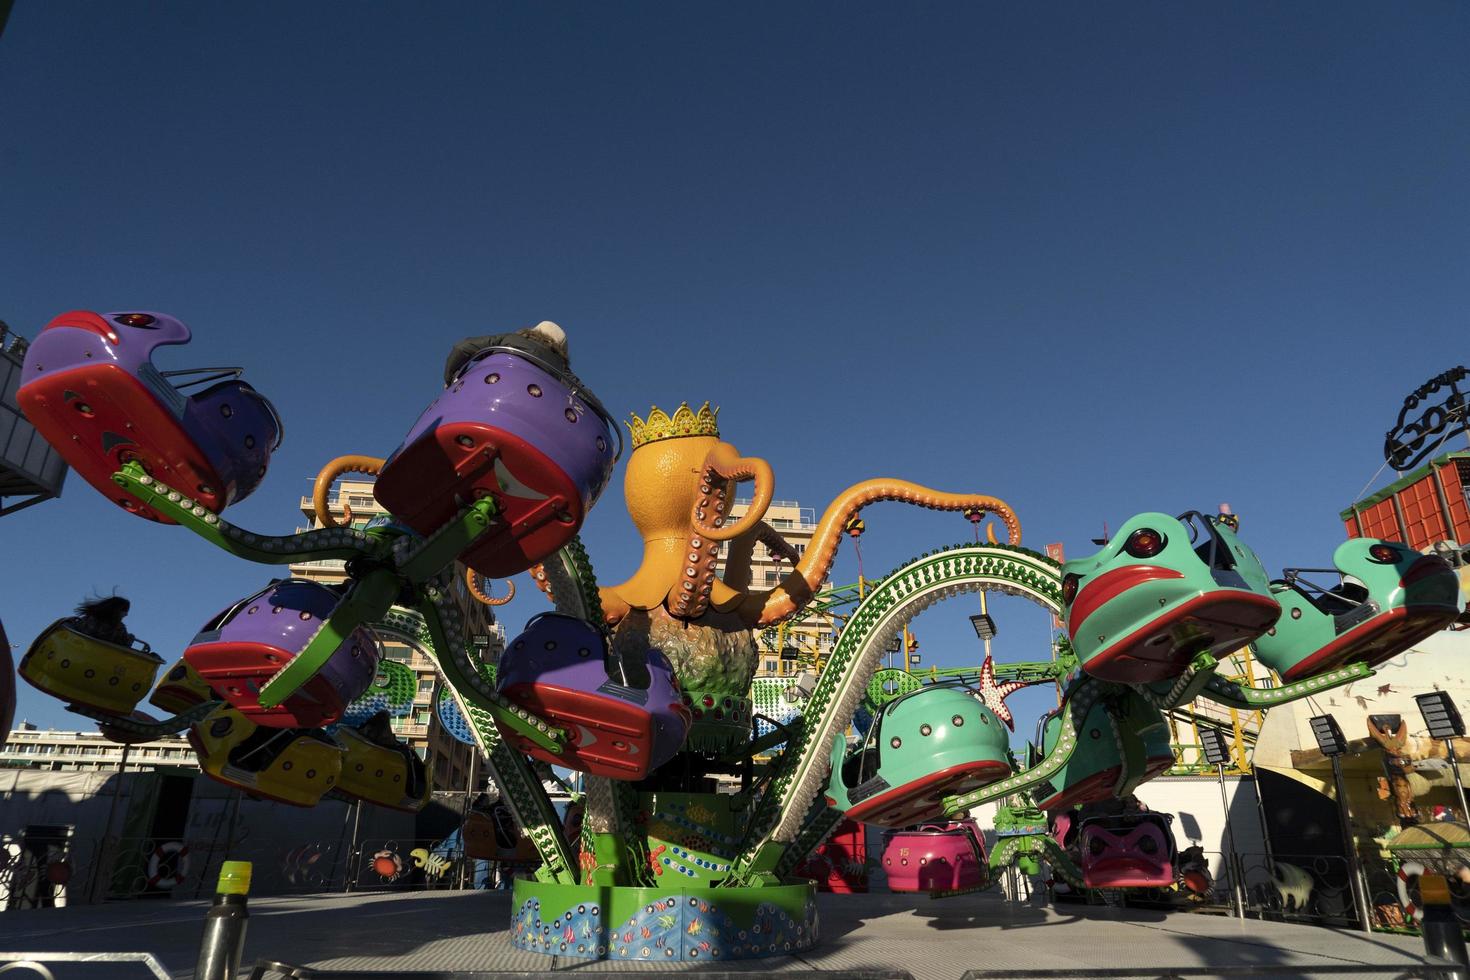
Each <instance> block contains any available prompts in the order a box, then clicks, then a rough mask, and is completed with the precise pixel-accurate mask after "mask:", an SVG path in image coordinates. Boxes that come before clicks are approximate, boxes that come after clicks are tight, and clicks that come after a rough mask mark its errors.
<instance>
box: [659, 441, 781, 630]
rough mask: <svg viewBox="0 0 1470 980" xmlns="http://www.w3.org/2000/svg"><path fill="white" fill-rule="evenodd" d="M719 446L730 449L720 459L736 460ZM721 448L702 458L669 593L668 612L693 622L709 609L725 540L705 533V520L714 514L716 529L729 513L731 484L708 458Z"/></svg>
mask: <svg viewBox="0 0 1470 980" xmlns="http://www.w3.org/2000/svg"><path fill="white" fill-rule="evenodd" d="M720 446H724V447H726V448H727V449H728V450H729V453H727V454H722V456H721V459H722V460H728V458H729V457H735V458H736V460H737V462H738V461H739V460H738V454H736V452H735V447H734V446H731V445H729V443H721V444H720ZM720 446H716V447H715V448H714V449H712V450H710V453H709V455H708V456H706V457H705V465H706V469H705V472H704V475H703V476H702V477H700V482H699V499H698V500H696V501H695V503H694V513H693V515H692V517H691V520H690V523H691V525H692V526H691V527H690V530H689V540H688V541H687V542H686V544H687V545H688V551H686V552H685V553H684V555H683V559H684V568H683V575H681V576H680V578H679V579H678V581H677V582H676V583H675V585H674V587H673V588H672V589H670V590H669V596H668V606H669V612H670V613H672V614H673V615H674V617H675V618H677V619H696V618H698V617H700V616H703V615H704V613H705V610H707V609H708V608H709V597H710V592H711V590H713V589H714V585H715V566H716V565H718V564H719V560H720V543H719V542H720V541H721V540H728V539H724V538H721V539H711V538H710V537H709V536H708V535H706V534H705V533H704V528H705V527H706V526H707V525H705V524H704V521H705V520H706V519H708V518H709V517H710V516H711V515H713V524H714V526H715V527H716V528H718V527H720V526H721V525H723V524H724V522H725V515H726V514H727V513H729V510H730V503H731V500H730V484H729V482H728V481H726V480H725V479H723V478H721V477H720V476H718V475H716V473H715V469H714V468H713V467H711V466H710V459H711V458H712V457H714V456H715V453H716V451H717V450H718V449H719V448H720ZM737 468H738V467H737ZM768 469H769V467H768ZM736 536H738V535H736Z"/></svg>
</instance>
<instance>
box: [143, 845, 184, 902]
mask: <svg viewBox="0 0 1470 980" xmlns="http://www.w3.org/2000/svg"><path fill="white" fill-rule="evenodd" d="M165 872H167V873H166V874H165ZM188 874H189V845H187V844H185V843H184V842H183V841H177V840H171V841H169V842H168V843H166V844H159V845H158V846H157V847H155V848H154V849H153V853H152V854H151V855H149V857H148V887H149V888H159V889H162V890H164V891H169V890H171V889H173V888H176V887H177V886H178V885H179V883H180V882H182V881H183V880H184V879H185V878H186V877H188Z"/></svg>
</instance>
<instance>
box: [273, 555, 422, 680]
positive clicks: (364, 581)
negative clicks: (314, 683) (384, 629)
mask: <svg viewBox="0 0 1470 980" xmlns="http://www.w3.org/2000/svg"><path fill="white" fill-rule="evenodd" d="M399 587H400V583H399V581H398V576H396V575H394V574H393V573H392V572H391V571H388V570H387V569H384V568H378V569H374V570H373V571H370V572H368V573H367V574H366V575H364V576H363V577H362V578H360V579H358V580H356V581H355V582H353V583H352V586H351V588H350V589H349V590H348V592H347V595H346V596H344V597H343V599H342V601H341V602H339V603H337V608H335V609H333V610H332V614H331V615H330V616H328V617H327V619H326V621H325V622H323V623H322V625H321V626H320V627H319V628H318V629H317V631H316V634H315V635H314V636H312V638H311V639H310V640H309V641H308V642H307V644H306V648H305V649H303V650H302V651H301V652H300V653H299V654H297V655H296V656H295V657H292V658H291V660H290V661H288V662H287V663H286V666H284V667H282V668H281V669H280V670H279V671H277V672H276V675H275V676H274V677H272V678H271V679H270V680H268V681H266V682H265V683H264V684H263V685H261V688H260V704H261V707H264V708H274V707H275V706H276V705H278V704H280V703H281V702H282V701H284V700H286V699H287V698H289V697H290V696H291V695H293V694H295V693H296V692H297V691H299V690H300V689H301V687H302V685H304V684H305V683H306V682H307V681H309V680H311V679H312V678H313V677H315V676H316V674H317V672H318V671H320V670H321V669H322V667H323V666H325V665H326V662H327V661H328V660H330V659H331V657H332V654H334V653H336V652H337V648H338V647H340V646H341V645H342V644H343V643H344V642H345V641H346V640H347V638H348V637H349V636H351V635H352V633H353V631H354V630H356V629H357V628H358V627H359V626H365V625H367V624H368V623H372V622H375V621H377V620H379V619H382V618H383V615H384V614H385V613H386V612H387V611H388V610H389V608H391V607H392V605H393V600H394V599H396V598H398V592H399Z"/></svg>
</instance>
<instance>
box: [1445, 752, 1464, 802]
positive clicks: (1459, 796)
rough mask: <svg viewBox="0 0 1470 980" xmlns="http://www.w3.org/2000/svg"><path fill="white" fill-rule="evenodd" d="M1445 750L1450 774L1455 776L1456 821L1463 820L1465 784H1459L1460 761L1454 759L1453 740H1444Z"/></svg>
mask: <svg viewBox="0 0 1470 980" xmlns="http://www.w3.org/2000/svg"><path fill="white" fill-rule="evenodd" d="M1444 747H1445V750H1446V751H1447V752H1448V754H1449V757H1450V772H1452V773H1454V774H1455V803H1456V806H1455V809H1456V810H1457V811H1458V814H1459V815H1458V816H1457V817H1456V819H1458V820H1460V821H1462V822H1463V821H1464V819H1465V784H1464V783H1462V782H1460V761H1459V760H1458V759H1456V758H1455V740H1454V739H1452V738H1447V739H1445V740H1444Z"/></svg>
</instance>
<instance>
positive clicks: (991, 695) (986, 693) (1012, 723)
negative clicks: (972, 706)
mask: <svg viewBox="0 0 1470 980" xmlns="http://www.w3.org/2000/svg"><path fill="white" fill-rule="evenodd" d="M1027 686H1029V685H1027V684H1024V683H1022V682H1021V681H1006V682H1005V683H1004V684H997V683H996V681H995V658H993V657H992V656H991V655H990V654H988V653H987V654H986V655H985V662H984V663H982V664H981V665H980V701H981V702H982V703H983V704H984V705H985V707H987V708H989V709H990V710H991V711H992V712H994V714H995V717H997V718H999V719H1000V720H1001V721H1003V722H1005V723H1006V727H1007V728H1009V729H1010V730H1011V731H1015V730H1016V719H1015V718H1012V717H1011V709H1010V708H1008V707H1007V706H1006V698H1007V697H1009V696H1010V695H1012V694H1014V693H1016V692H1017V691H1019V690H1020V689H1021V688H1023V687H1027Z"/></svg>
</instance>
